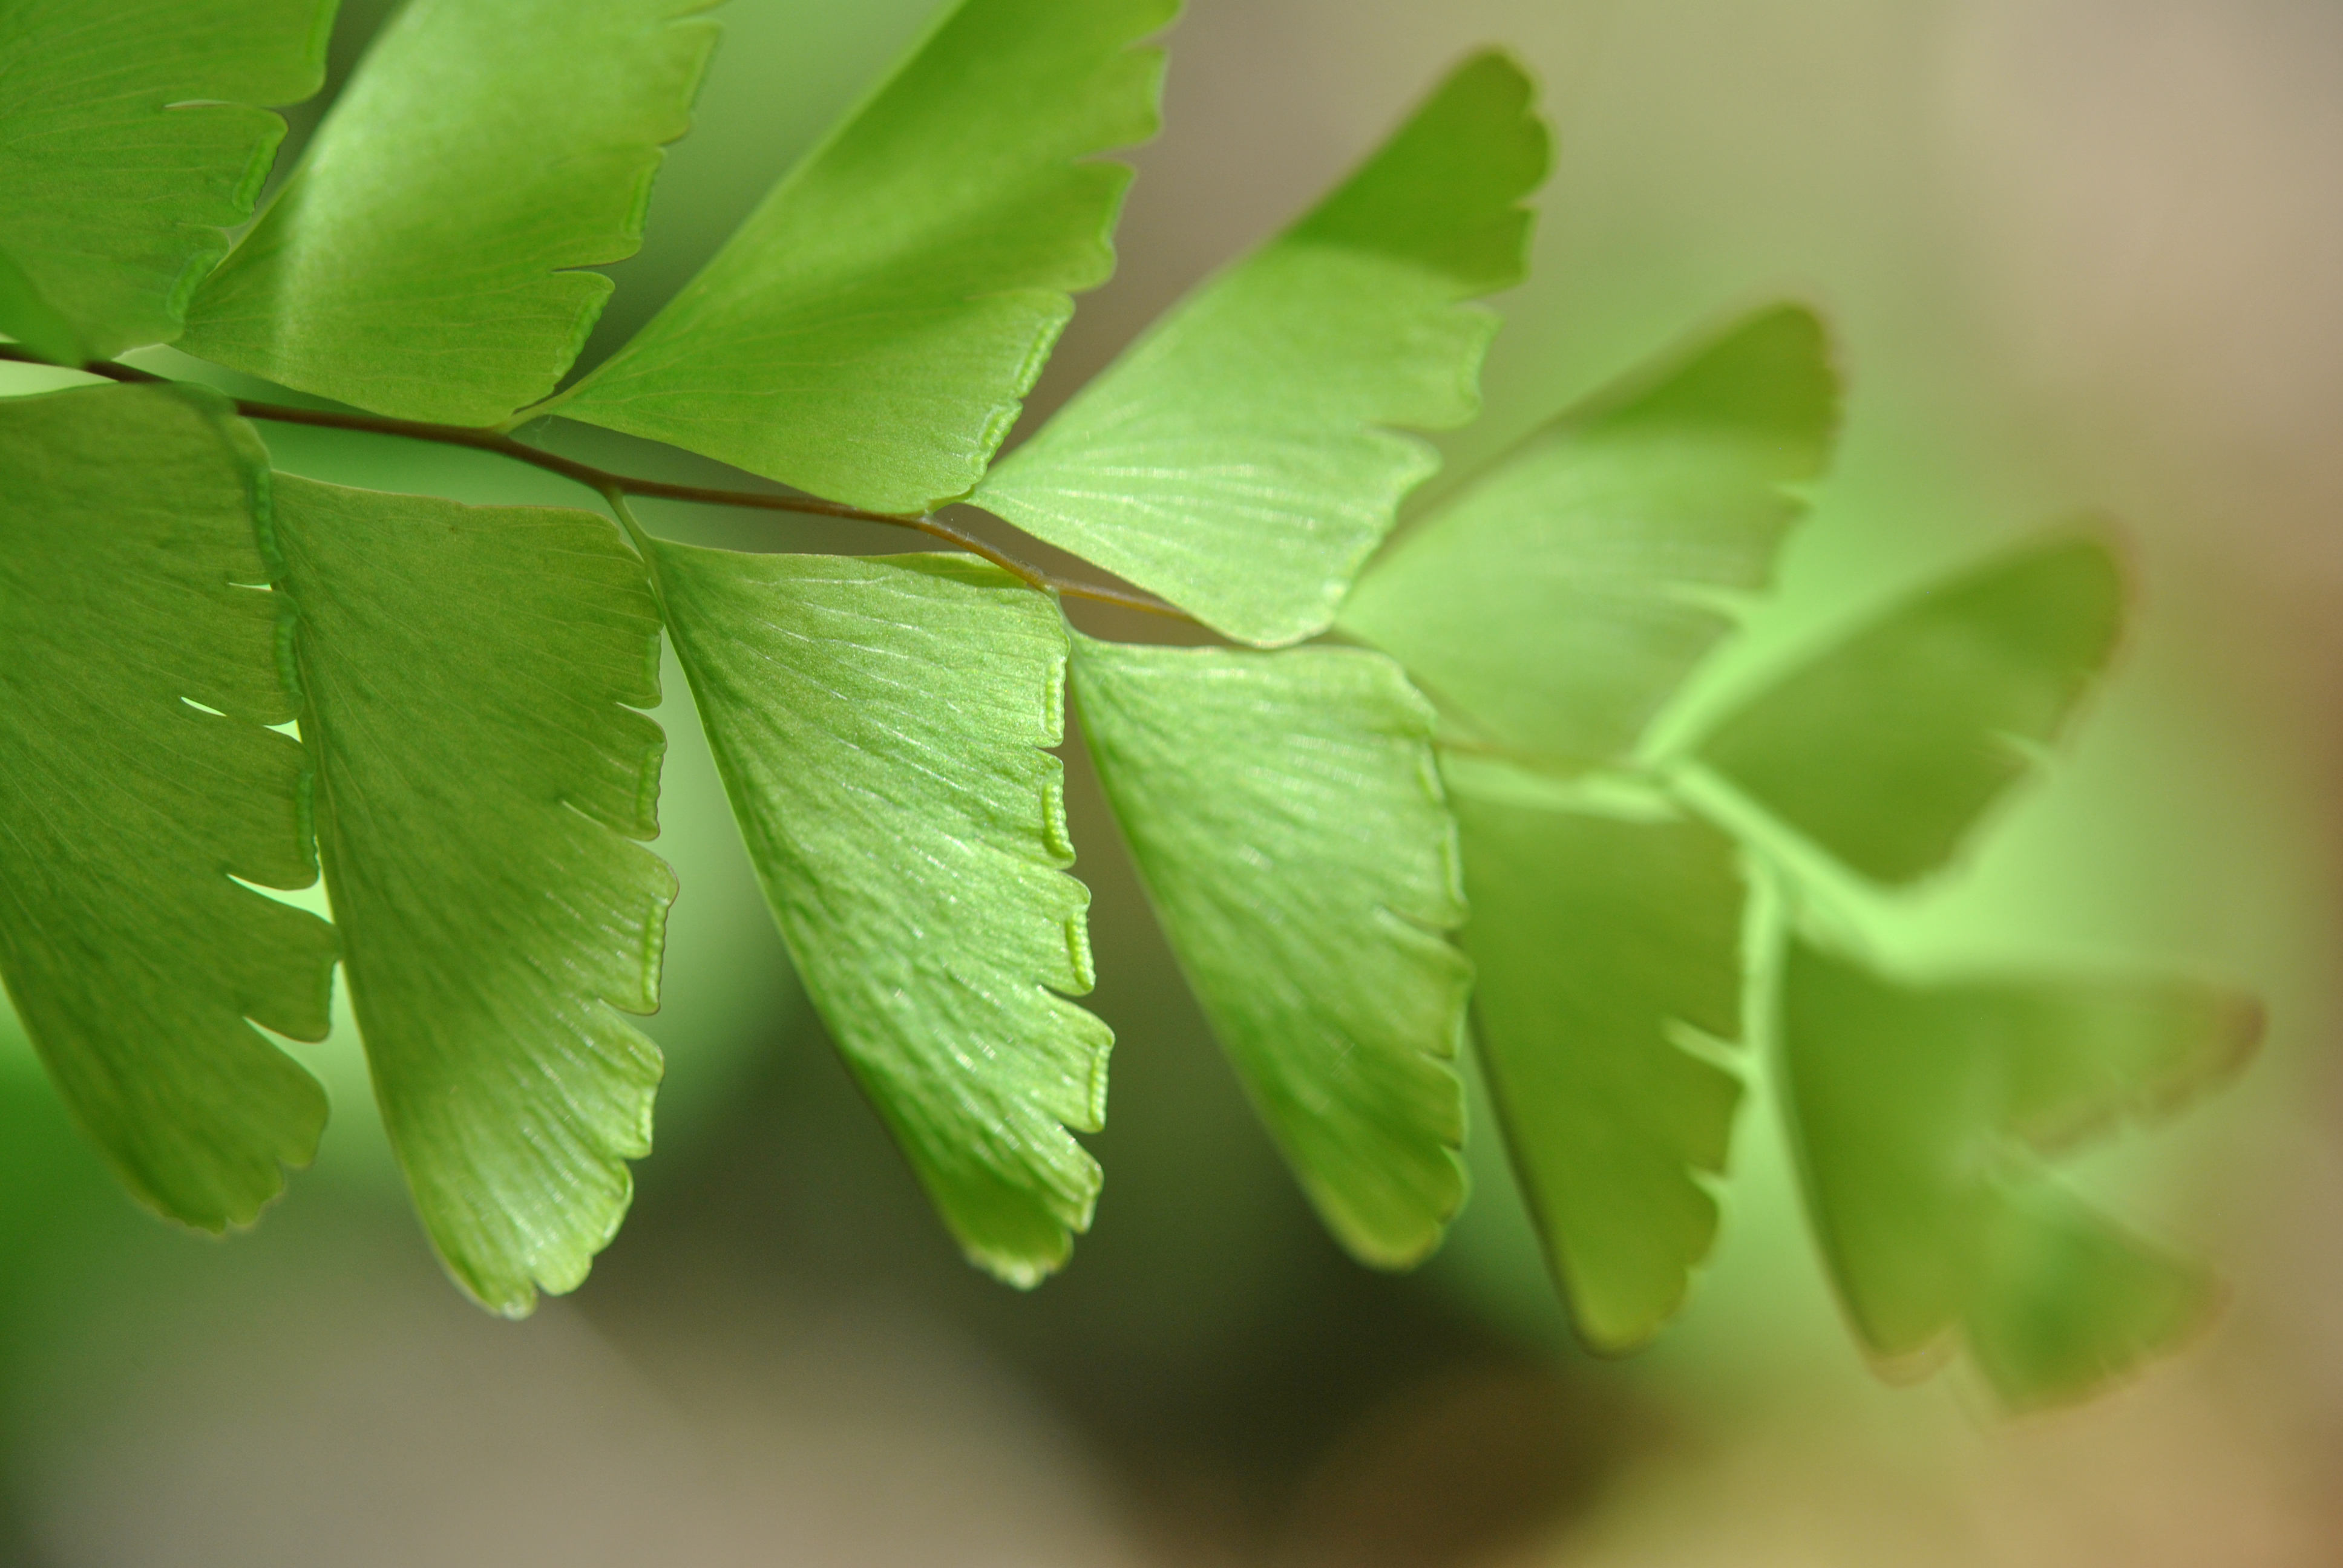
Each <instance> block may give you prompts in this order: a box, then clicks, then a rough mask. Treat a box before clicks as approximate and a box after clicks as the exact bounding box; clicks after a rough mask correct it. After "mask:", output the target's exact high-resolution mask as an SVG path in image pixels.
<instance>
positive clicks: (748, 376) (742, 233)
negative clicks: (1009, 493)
mask: <svg viewBox="0 0 2343 1568" xmlns="http://www.w3.org/2000/svg"><path fill="white" fill-rule="evenodd" d="M1177 9H1178V5H1177V0H962V3H961V4H959V5H955V6H952V7H950V8H949V9H948V11H947V13H946V14H945V15H943V16H942V17H941V18H940V21H939V22H938V24H937V25H936V27H935V29H934V30H933V31H932V32H930V34H929V35H927V37H926V38H924V39H923V40H922V41H921V42H920V44H919V45H917V46H916V47H915V48H914V49H913V50H912V52H911V54H910V56H909V57H908V58H907V59H906V60H905V61H904V62H903V64H902V65H900V66H899V67H898V68H897V70H896V71H895V73H894V75H893V76H892V77H891V78H890V79H889V80H888V82H887V83H886V84H885V85H883V86H882V87H881V88H880V90H879V91H878V93H877V94H876V95H874V96H872V97H871V98H870V100H868V101H867V102H866V103H865V104H864V105H863V106H861V107H860V109H859V110H857V111H856V112H855V113H854V114H853V115H852V116H850V117H849V118H848V119H847V120H845V121H844V122H843V123H842V124H840V126H838V128H837V129H836V130H835V131H833V132H832V133H831V135H830V138H829V139H828V140H826V141H825V142H823V143H822V144H821V145H820V146H818V147H816V148H815V149H814V151H813V152H811V153H810V154H809V155H808V156H807V157H806V158H805V160H804V161H803V162H802V163H800V164H799V166H797V167H796V168H795V169H793V170H791V171H790V173H789V176H787V177H786V178H784V179H783V180H782V181H781V183H780V184H779V186H775V187H774V189H773V192H772V194H771V195H770V196H767V197H766V198H765V201H764V203H763V205H762V206H759V208H758V209H757V210H756V212H755V213H754V214H752V215H751V216H749V221H748V222H747V223H746V224H745V225H743V226H741V228H740V230H739V233H738V234H735V235H734V236H732V238H731V240H730V242H729V243H728V244H727V245H726V246H725V247H724V248H723V249H722V250H721V251H719V253H718V254H717V256H716V258H715V259H714V260H712V261H710V262H709V264H708V266H707V267H706V268H705V269H704V270H703V271H702V272H701V273H700V274H699V276H698V277H696V278H694V279H693V280H692V281H691V282H690V283H689V284H687V285H686V286H684V289H683V291H682V292H681V293H680V294H679V295H677V296H676V297H675V299H674V300H673V301H672V302H671V303H670V304H669V306H668V307H667V308H666V309H664V310H663V311H661V312H660V313H659V317H657V318H656V319H655V320H653V321H652V322H651V324H650V325H649V327H645V328H644V329H643V331H642V332H641V333H640V334H639V335H638V336H637V337H635V339H634V340H633V341H632V342H630V343H628V345H627V346H626V347H624V348H622V349H620V350H619V351H618V354H616V355H615V356H613V357H611V359H610V360H609V361H608V363H607V364H605V365H603V366H602V367H600V368H598V370H597V371H595V372H594V374H592V375H591V376H589V377H588V378H587V379H586V380H585V381H584V382H583V383H581V384H580V386H579V387H577V388H576V389H574V392H573V393H572V394H570V395H567V396H565V397H564V398H563V399H562V400H561V401H560V402H559V403H558V405H557V406H558V407H559V410H560V412H562V413H564V414H567V415H568V416H569V417H572V418H575V419H583V420H586V421H588V422H589V423H592V424H597V425H605V426H608V427H610V428H612V429H614V430H625V431H628V432H629V433H631V434H633V435H637V436H648V437H653V438H655V439H658V440H663V441H671V442H673V443H675V444H676V445H677V446H679V447H689V448H690V449H691V450H693V451H695V452H700V453H704V454H706V455H707V456H709V457H720V458H722V459H724V460H725V461H726V462H729V463H732V464H734V465H736V466H738V467H743V468H747V469H749V470H751V471H752V472H755V473H759V474H763V475H765V476H766V477H769V478H774V479H779V480H781V481H783V482H785V483H787V484H791V485H796V486H798V487H801V488H804V489H808V490H811V491H813V492H814V493H815V494H817V495H821V496H827V497H829V498H832V499H835V500H840V501H846V502H850V503H852V504H853V505H856V506H861V507H868V508H873V509H876V510H879V511H885V512H917V511H924V510H927V509H929V508H932V507H934V506H937V505H940V503H942V502H943V501H945V500H948V499H950V498H954V497H958V496H963V495H966V494H967V493H968V490H969V488H970V487H971V486H972V485H974V484H975V483H976V481H977V480H978V478H980V477H981V476H982V475H983V473H984V467H985V465H986V464H987V463H988V462H990V460H991V457H992V454H993V450H994V448H996V447H999V446H1000V445H1001V438H1002V437H1004V436H1006V435H1007V434H1008V433H1009V427H1011V425H1012V424H1014V423H1015V422H1016V419H1017V412H1018V409H1019V408H1020V407H1021V402H1022V399H1023V397H1024V396H1025V393H1026V391H1027V389H1028V388H1030V387H1031V386H1032V385H1033V378H1034V377H1036V376H1038V375H1039V374H1041V364H1042V362H1043V361H1044V360H1045V359H1047V358H1048V357H1049V354H1050V350H1051V347H1052V346H1054V345H1055V344H1056V342H1057V340H1058V334H1059V333H1060V332H1061V330H1063V329H1064V327H1065V325H1066V322H1067V321H1068V320H1069V319H1070V318H1071V317H1072V315H1073V301H1072V300H1071V298H1069V297H1068V296H1069V295H1070V294H1071V293H1073V292H1075V291H1078V290H1081V289H1086V288H1095V287H1096V286H1099V285H1100V284H1101V283H1103V282H1105V281H1106V278H1107V276H1108V275H1109V274H1110V273H1111V272H1112V271H1113V269H1114V249H1113V245H1112V242H1111V236H1112V234H1113V229H1114V220H1115V217H1116V215H1117V213H1118V212H1119V211H1120V209H1121V205H1122V193H1123V190H1124V188H1125V187H1126V186H1128V185H1129V184H1130V180H1131V171H1130V169H1129V168H1127V167H1125V166H1122V165H1121V164H1116V163H1107V162H1101V161H1099V160H1098V159H1096V157H1095V156H1094V155H1096V154H1098V153H1100V152H1101V151H1104V150H1105V149H1107V148H1110V147H1119V146H1129V145H1131V143H1133V142H1140V141H1144V140H1146V139H1147V138H1148V137H1150V136H1153V135H1154V134H1155V128H1156V107H1155V106H1156V99H1157V96H1158V93H1159V88H1160V84H1161V79H1162V70H1163V60H1162V55H1161V52H1160V51H1157V50H1153V49H1138V48H1133V47H1132V46H1131V45H1133V44H1134V43H1135V42H1136V41H1137V40H1139V39H1141V38H1142V37H1144V36H1146V35H1148V34H1150V33H1152V32H1154V31H1155V30H1157V29H1158V28H1160V27H1161V26H1162V25H1164V24H1165V23H1167V22H1169V21H1170V20H1171V19H1172V15H1173V13H1174V12H1175V11H1176V10H1177Z"/></svg>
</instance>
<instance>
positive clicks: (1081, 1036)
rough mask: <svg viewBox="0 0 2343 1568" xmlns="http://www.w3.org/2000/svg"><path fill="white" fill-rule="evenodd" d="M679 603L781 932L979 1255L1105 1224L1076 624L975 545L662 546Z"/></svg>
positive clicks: (1059, 1251) (680, 630)
mask: <svg viewBox="0 0 2343 1568" xmlns="http://www.w3.org/2000/svg"><path fill="white" fill-rule="evenodd" d="M656 560H657V563H658V568H659V591H660V594H661V596H662V598H663V599H664V601H665V604H666V607H667V611H668V617H669V622H668V624H669V628H670V632H671V635H672V636H673V637H674V638H675V643H676V649H677V651H678V652H679V654H680V655H681V656H682V658H683V664H684V668H685V669H686V670H687V671H688V672H689V675H690V678H691V688H692V694H693V696H694V697H695V698H697V699H698V700H699V711H700V717H701V719H702V722H703V723H704V725H705V726H706V729H707V731H708V738H709V745H710V746H711V747H712V748H713V749H714V750H715V753H716V761H717V766H718V768H719V770H720V771H721V772H722V774H723V776H724V783H725V788H726V789H727V790H728V791H729V793H730V795H731V797H732V809H733V813H734V815H735V816H736V817H737V818H738V819H739V823H740V830H741V833H742V834H743V836H744V837H745V838H746V839H747V840H748V843H749V858H750V859H752V860H753V861H754V862H755V863H756V867H757V874H758V876H759V879H761V880H762V882H763V884H764V888H765V897H766V900H767V901H768V902H769V904H770V905H771V906H772V910H773V916H774V919H775V920H777V921H779V925H780V928H781V934H782V935H783V936H784V937H785V938H787V939H788V941H789V951H790V953H791V954H792V955H793V956H794V957H795V959H796V960H797V964H798V970H799V974H800V975H801V976H802V977H803V978H804V980H805V985H806V990H807V992H808V993H809V995H810V996H811V997H812V999H813V1001H814V1004H815V1006H816V1007H817V1008H819V1009H820V1011H821V1015H822V1017H823V1019H824V1020H826V1021H827V1022H828V1023H829V1025H830V1034H831V1037H832V1038H833V1039H835V1040H837V1041H838V1044H839V1047H840V1050H841V1051H842V1052H843V1053H844V1054H845V1057H846V1060H847V1062H848V1065H849V1066H850V1067H851V1068H852V1069H853V1070H854V1074H855V1077H856V1078H857V1079H859V1080H860V1081H861V1084H862V1086H863V1088H864V1090H865V1091H867V1092H868V1093H869V1095H870V1101H871V1103H872V1104H873V1105H875V1106H877V1107H878V1109H879V1112H880V1115H881V1116H882V1117H884V1118H885V1119H886V1121H887V1123H888V1125H889V1126H890V1128H891V1129H893V1131H894V1133H895V1137H896V1139H897V1141H899V1142H900V1144H901V1146H902V1149H903V1151H904V1153H905V1155H906V1156H907V1157H908V1158H909V1159H910V1162H911V1167H912V1169H913V1170H914V1171H917V1172H918V1174H919V1178H920V1181H921V1183H922V1184H923V1185H924V1186H925V1187H926V1188H927V1190H928V1192H929V1195H930V1197H931V1198H932V1199H933V1200H934V1201H935V1204H936V1207H937V1209H938V1210H939V1211H940V1212H941V1213H942V1215H943V1218H944V1221H945V1223H946V1224H948V1225H949V1226H950V1228H951V1231H952V1233H953V1235H954V1236H956V1237H957V1238H958V1239H959V1241H960V1245H961V1246H962V1248H964V1249H965V1250H966V1251H967V1253H968V1255H969V1257H970V1260H971V1261H974V1262H976V1263H978V1264H980V1265H981V1266H982V1267H984V1268H986V1269H989V1270H990V1271H992V1272H993V1273H995V1274H997V1275H999V1276H1000V1277H1001V1278H1002V1279H1004V1280H1007V1281H1009V1282H1011V1283H1012V1284H1018V1285H1031V1284H1034V1283H1036V1282H1039V1281H1040V1280H1041V1277H1042V1276H1043V1275H1045V1274H1047V1273H1049V1272H1050V1271H1052V1270H1054V1269H1055V1268H1057V1267H1058V1266H1059V1265H1060V1264H1061V1263H1062V1262H1064V1261H1065V1260H1066V1256H1067V1253H1068V1251H1069V1250H1070V1248H1071V1232H1073V1231H1082V1230H1087V1229H1088V1228H1089V1226H1090V1220H1091V1204H1092V1202H1093V1201H1094V1200H1095V1199H1096V1198H1097V1196H1098V1190H1099V1169H1098V1165H1097V1163H1096V1161H1093V1160H1091V1157H1090V1155H1089V1154H1088V1153H1087V1152H1086V1151H1084V1150H1083V1149H1082V1147H1081V1145H1080V1144H1078V1143H1076V1142H1075V1141H1074V1140H1073V1139H1072V1137H1071V1136H1070V1135H1069V1134H1068V1132H1067V1131H1066V1129H1067V1128H1069V1127H1071V1128H1074V1129H1077V1130H1079V1131H1092V1132H1094V1131H1098V1129H1099V1128H1100V1127H1101V1125H1102V1124H1103V1122H1104V1119H1105V1115H1106V1063H1107V1048H1108V1047H1109V1046H1110V1045H1111V1043H1112V1041H1113V1036H1112V1035H1111V1034H1110V1033H1109V1032H1108V1030H1107V1027H1106V1026H1105V1025H1104V1024H1102V1023H1101V1022H1100V1021H1099V1020H1097V1019H1096V1018H1093V1017H1092V1016H1091V1014H1090V1013H1088V1012H1086V1011H1084V1010H1082V1009H1081V1008H1080V1007H1078V1006H1076V1005H1075V1004H1074V1003H1072V1002H1071V1001H1068V1000H1065V998H1066V996H1068V995H1079V994H1081V993H1082V992H1085V991H1087V990H1090V989H1091V984H1092V980H1093V976H1092V972H1091V954H1090V940H1089V936H1088V934H1087V932H1086V930H1085V927H1084V913H1085V911H1086V910H1088V908H1089V906H1090V893H1089V891H1088V890H1086V889H1085V888H1084V887H1083V886H1082V885H1081V883H1080V882H1078V881H1076V880H1075V879H1073V878H1071V877H1070V876H1068V875H1066V874H1065V872H1066V868H1068V867H1069V866H1071V865H1072V864H1073V859H1074V851H1073V845H1072V843H1071V841H1070V840H1069V839H1068V838H1067V836H1066V818H1065V799H1064V785H1063V770H1062V768H1061V764H1060V763H1059V761H1058V759H1056V758H1054V757H1051V756H1050V755H1049V754H1048V752H1047V751H1046V750H1045V749H1044V748H1047V747H1051V746H1056V745H1058V744H1059V743H1060V742H1061V741H1062V740H1063V739H1064V738H1065V729H1064V726H1065V669H1066V630H1065V626H1064V623H1063V622H1062V620H1061V618H1060V617H1059V614H1058V609H1057V606H1056V605H1055V604H1054V603H1053V602H1052V601H1051V600H1050V599H1049V598H1045V597H1043V596H1042V595H1041V594H1038V593H1035V592H1034V591H1032V590H1031V588H1027V587H1025V585H1023V584H1022V583H1021V582H1019V581H1018V580H1017V579H1016V578H1012V577H1011V576H1009V575H1008V574H1007V573H1005V572H1002V571H1001V570H999V569H997V568H993V567H990V566H986V565H983V564H981V563H979V562H976V561H974V560H972V559H971V558H968V557H964V556H934V555H918V556H897V557H892V558H854V557H844V556H800V555H762V556H747V555H735V554H732V553H729V552H727V551H721V550H707V549H696V548H689V547H687V546H682V545H671V544H664V543H662V544H660V545H659V546H658V547H656Z"/></svg>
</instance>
